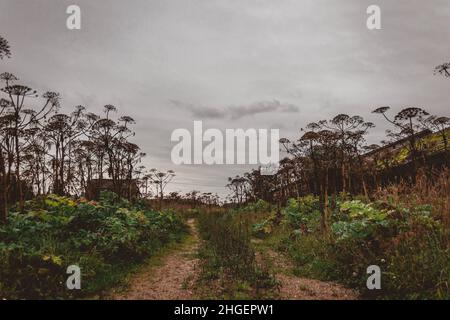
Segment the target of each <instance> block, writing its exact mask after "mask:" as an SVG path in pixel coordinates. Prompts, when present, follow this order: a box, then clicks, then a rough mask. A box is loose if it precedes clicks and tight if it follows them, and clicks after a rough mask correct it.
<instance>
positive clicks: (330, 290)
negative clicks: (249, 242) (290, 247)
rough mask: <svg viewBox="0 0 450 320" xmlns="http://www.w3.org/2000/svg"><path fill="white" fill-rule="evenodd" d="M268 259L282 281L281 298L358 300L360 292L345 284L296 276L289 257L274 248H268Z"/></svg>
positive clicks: (277, 277) (266, 253)
mask: <svg viewBox="0 0 450 320" xmlns="http://www.w3.org/2000/svg"><path fill="white" fill-rule="evenodd" d="M264 255H265V259H268V260H269V261H270V262H271V264H272V267H273V269H274V271H275V273H276V279H277V280H278V282H279V283H280V287H279V290H280V291H279V298H280V299H285V300H356V299H358V293H357V292H356V291H354V290H351V289H347V288H345V287H344V286H342V285H340V284H337V283H333V282H325V281H320V280H315V279H307V278H300V277H296V276H294V275H293V274H292V269H293V264H292V263H291V262H290V260H289V258H287V257H285V256H284V255H282V254H279V253H277V252H275V251H273V250H267V251H266V252H265V253H264Z"/></svg>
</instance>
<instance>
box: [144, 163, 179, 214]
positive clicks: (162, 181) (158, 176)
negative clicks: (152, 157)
mask: <svg viewBox="0 0 450 320" xmlns="http://www.w3.org/2000/svg"><path fill="white" fill-rule="evenodd" d="M147 177H148V179H149V180H150V181H151V183H153V184H154V186H155V189H156V194H157V195H158V196H159V208H160V209H161V208H162V203H163V200H164V190H165V188H166V186H167V185H168V184H169V183H170V181H172V179H173V178H174V177H175V172H174V171H173V170H167V171H166V172H162V171H159V170H157V169H151V170H150V172H149V173H148V174H147Z"/></svg>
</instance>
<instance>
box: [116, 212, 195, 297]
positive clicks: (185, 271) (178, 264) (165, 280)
mask: <svg viewBox="0 0 450 320" xmlns="http://www.w3.org/2000/svg"><path fill="white" fill-rule="evenodd" d="M188 225H189V227H190V228H191V233H192V236H191V239H189V240H188V241H187V243H186V244H184V245H183V246H182V247H181V248H177V249H176V250H174V251H173V252H170V253H169V254H168V255H166V256H165V257H164V258H163V261H162V263H160V264H161V265H159V266H154V265H150V266H148V267H147V268H146V269H144V270H143V271H141V272H139V273H138V274H136V275H135V276H133V277H132V278H131V280H130V284H129V286H128V288H127V289H126V290H125V291H123V292H114V293H113V294H112V295H111V299H114V300H191V299H195V296H194V293H193V288H192V287H193V284H194V282H195V279H196V277H197V275H198V272H197V269H198V268H197V265H198V259H197V258H196V253H197V250H198V245H199V237H198V232H197V229H196V228H195V225H194V220H193V219H190V220H188Z"/></svg>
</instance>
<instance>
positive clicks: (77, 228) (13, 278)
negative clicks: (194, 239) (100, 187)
mask: <svg viewBox="0 0 450 320" xmlns="http://www.w3.org/2000/svg"><path fill="white" fill-rule="evenodd" d="M185 232H186V227H185V225H184V224H183V221H182V219H181V218H180V217H179V216H178V215H177V214H175V213H174V212H172V211H170V210H167V211H163V212H157V211H152V210H147V209H146V208H145V206H144V205H143V204H139V203H138V204H132V203H130V202H128V201H126V200H123V199H121V198H119V197H118V196H117V195H115V194H114V193H110V192H105V193H102V195H101V199H100V201H99V202H95V201H87V200H85V199H79V200H74V199H71V198H66V197H61V196H56V195H48V196H40V197H37V198H35V199H33V200H30V201H27V202H26V203H25V214H20V213H17V212H12V213H11V214H10V216H9V221H8V224H6V225H3V226H0V278H1V279H2V281H1V282H0V298H6V299H16V298H20V299H22V298H25V299H41V298H43V299H59V298H81V297H86V296H89V295H92V294H94V293H97V292H100V291H102V290H105V289H108V288H109V287H110V286H112V285H116V284H118V283H120V282H121V281H122V280H123V278H124V276H125V275H126V274H127V273H129V272H130V271H131V270H133V268H134V267H135V266H137V265H138V263H140V262H142V261H144V260H145V259H146V258H148V257H149V256H152V255H153V254H155V253H157V252H158V250H160V249H161V248H162V247H163V246H164V245H166V244H168V243H170V242H172V241H179V240H180V239H181V238H182V237H183V236H184V235H185ZM69 265H78V266H79V267H80V268H81V275H82V280H81V282H82V283H81V285H82V290H68V289H67V288H66V279H67V276H68V275H67V274H66V269H67V267H68V266H69Z"/></svg>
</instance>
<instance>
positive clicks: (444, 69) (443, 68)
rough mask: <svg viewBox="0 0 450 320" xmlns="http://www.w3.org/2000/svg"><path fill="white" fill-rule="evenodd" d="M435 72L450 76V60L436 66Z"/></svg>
mask: <svg viewBox="0 0 450 320" xmlns="http://www.w3.org/2000/svg"><path fill="white" fill-rule="evenodd" d="M434 74H440V75H442V76H444V77H446V78H448V77H450V62H446V63H443V64H440V65H438V66H437V67H436V68H434Z"/></svg>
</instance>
